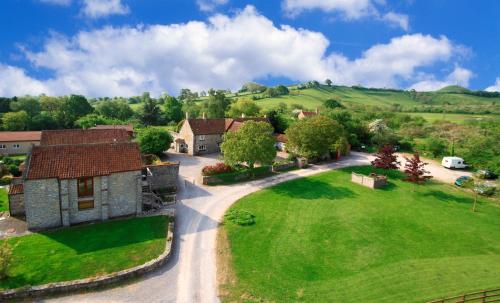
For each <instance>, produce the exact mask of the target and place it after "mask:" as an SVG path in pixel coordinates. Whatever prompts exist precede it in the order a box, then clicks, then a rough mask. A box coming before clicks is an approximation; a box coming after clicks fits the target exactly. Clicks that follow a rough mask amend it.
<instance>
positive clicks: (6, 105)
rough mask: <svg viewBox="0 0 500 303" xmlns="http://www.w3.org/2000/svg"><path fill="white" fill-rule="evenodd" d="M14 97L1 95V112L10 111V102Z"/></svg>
mask: <svg viewBox="0 0 500 303" xmlns="http://www.w3.org/2000/svg"><path fill="white" fill-rule="evenodd" d="M14 98H16V97H14ZM14 98H12V99H11V98H5V97H0V113H7V112H9V111H10V102H11V101H12V100H13V99H14Z"/></svg>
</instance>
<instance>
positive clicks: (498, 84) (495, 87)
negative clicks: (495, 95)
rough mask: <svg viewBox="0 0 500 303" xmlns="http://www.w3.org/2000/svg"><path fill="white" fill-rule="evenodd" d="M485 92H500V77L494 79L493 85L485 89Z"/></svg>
mask: <svg viewBox="0 0 500 303" xmlns="http://www.w3.org/2000/svg"><path fill="white" fill-rule="evenodd" d="M485 90H486V91H488V92H500V77H499V78H497V79H496V82H495V84H494V85H492V86H490V87H487V88H486V89H485Z"/></svg>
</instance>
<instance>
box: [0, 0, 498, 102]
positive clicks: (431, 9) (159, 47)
mask: <svg viewBox="0 0 500 303" xmlns="http://www.w3.org/2000/svg"><path fill="white" fill-rule="evenodd" d="M499 11H500V1H496V0H480V1H474V2H472V1H469V0H454V1H451V0H449V1H445V0H432V1H414V0H403V1H390V0H280V1H239V0H2V1H1V2H0V33H1V35H0V37H1V39H0V95H5V96H12V95H23V94H35V95H36V94H40V93H46V94H53V95H62V94H69V93H79V94H84V95H88V96H115V95H122V96H130V95H137V94H140V93H141V92H143V91H151V92H152V93H153V94H154V95H158V94H160V93H162V92H168V93H170V94H173V95H176V94H177V93H178V91H179V90H180V88H183V87H188V88H191V89H194V90H198V91H200V90H206V89H208V88H211V87H214V88H221V89H222V88H223V89H233V90H234V89H237V88H239V87H240V86H241V84H243V83H244V82H247V81H258V82H261V83H264V84H268V85H274V84H277V83H285V84H289V83H297V82H301V81H308V80H318V81H324V80H325V79H326V78H330V79H332V80H333V81H334V83H337V84H345V85H355V84H361V85H364V86H372V87H395V88H403V89H407V88H415V89H417V90H434V89H439V88H440V87H443V86H446V85H451V84H458V85H462V86H466V87H469V88H471V89H475V90H482V89H488V90H496V91H499V90H500V51H499V48H498V46H499V45H500V21H499V20H498V16H497V14H498V12H499Z"/></svg>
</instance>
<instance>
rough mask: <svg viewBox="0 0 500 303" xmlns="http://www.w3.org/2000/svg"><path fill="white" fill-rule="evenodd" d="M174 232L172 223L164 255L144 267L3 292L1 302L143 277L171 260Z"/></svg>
mask: <svg viewBox="0 0 500 303" xmlns="http://www.w3.org/2000/svg"><path fill="white" fill-rule="evenodd" d="M173 232H174V223H173V222H171V223H170V224H169V227H168V232H167V235H166V237H167V241H166V243H165V250H164V251H163V253H162V254H161V255H160V256H158V257H157V258H155V259H153V260H151V261H149V262H146V263H144V264H142V265H139V266H136V267H132V268H129V269H125V270H121V271H118V272H115V273H111V274H106V275H103V276H99V277H93V278H87V279H80V280H73V281H66V282H57V283H50V284H44V285H39V286H32V287H22V288H17V289H10V290H3V291H0V302H9V301H12V300H13V299H19V298H27V297H29V298H39V297H42V296H47V295H54V294H61V293H69V292H74V291H81V290H90V289H94V288H98V287H102V286H106V285H112V284H117V283H120V282H124V281H127V280H129V279H132V278H135V277H139V276H142V275H144V274H146V273H148V272H152V271H154V270H156V269H158V268H160V267H162V266H163V265H164V264H166V263H167V261H168V260H169V258H170V256H171V253H172V251H173V249H172V248H173V246H172V245H173V235H174V234H173Z"/></svg>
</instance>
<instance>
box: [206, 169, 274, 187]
mask: <svg viewBox="0 0 500 303" xmlns="http://www.w3.org/2000/svg"><path fill="white" fill-rule="evenodd" d="M262 168H263V169H260V168H257V169H256V170H254V171H253V172H233V173H227V174H220V175H215V176H203V175H201V174H200V175H199V177H198V183H200V184H203V185H217V184H221V183H224V182H228V181H230V182H238V181H244V180H249V179H251V178H252V177H254V176H260V175H265V174H269V173H270V172H271V166H266V167H262Z"/></svg>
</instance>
